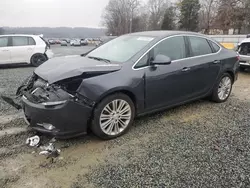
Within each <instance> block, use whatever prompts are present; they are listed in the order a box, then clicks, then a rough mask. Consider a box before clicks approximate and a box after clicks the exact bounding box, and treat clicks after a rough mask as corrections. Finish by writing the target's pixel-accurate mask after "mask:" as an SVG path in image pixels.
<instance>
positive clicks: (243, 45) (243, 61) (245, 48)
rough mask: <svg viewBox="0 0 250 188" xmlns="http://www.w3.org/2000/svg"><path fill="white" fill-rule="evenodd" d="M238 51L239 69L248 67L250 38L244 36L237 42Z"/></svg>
mask: <svg viewBox="0 0 250 188" xmlns="http://www.w3.org/2000/svg"><path fill="white" fill-rule="evenodd" d="M238 53H239V56H240V67H241V69H243V70H244V69H245V68H250V38H246V39H244V40H243V41H242V42H240V43H239V46H238Z"/></svg>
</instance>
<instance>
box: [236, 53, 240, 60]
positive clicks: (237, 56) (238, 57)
mask: <svg viewBox="0 0 250 188" xmlns="http://www.w3.org/2000/svg"><path fill="white" fill-rule="evenodd" d="M236 58H237V60H238V61H239V60H240V55H239V54H238V53H237V55H236Z"/></svg>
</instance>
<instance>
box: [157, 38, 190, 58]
mask: <svg viewBox="0 0 250 188" xmlns="http://www.w3.org/2000/svg"><path fill="white" fill-rule="evenodd" d="M157 55H165V56H168V57H170V58H171V60H172V61H174V60H178V59H183V58H185V57H186V48H185V41H184V37H172V38H168V39H166V40H164V41H162V42H161V43H160V44H158V45H157V46H156V47H155V48H154V57H156V56H157Z"/></svg>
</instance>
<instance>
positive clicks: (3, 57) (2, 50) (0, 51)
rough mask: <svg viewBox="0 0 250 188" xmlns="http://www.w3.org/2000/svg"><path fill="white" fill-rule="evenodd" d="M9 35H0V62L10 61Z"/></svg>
mask: <svg viewBox="0 0 250 188" xmlns="http://www.w3.org/2000/svg"><path fill="white" fill-rule="evenodd" d="M8 39H9V37H7V36H4V37H0V64H7V63H11V54H10V48H11V47H10V46H9V40H8Z"/></svg>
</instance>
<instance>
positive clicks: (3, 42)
mask: <svg viewBox="0 0 250 188" xmlns="http://www.w3.org/2000/svg"><path fill="white" fill-rule="evenodd" d="M6 46H8V37H0V47H6Z"/></svg>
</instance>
